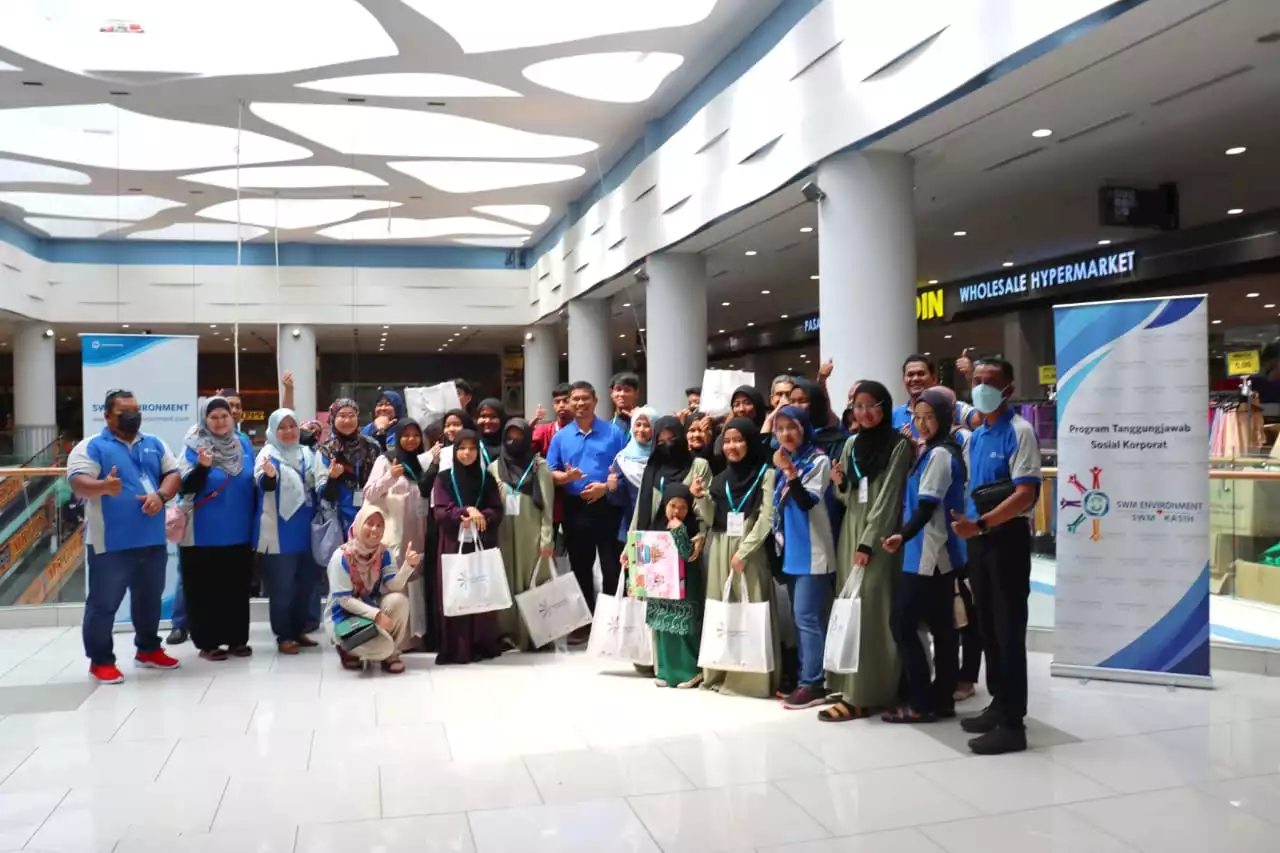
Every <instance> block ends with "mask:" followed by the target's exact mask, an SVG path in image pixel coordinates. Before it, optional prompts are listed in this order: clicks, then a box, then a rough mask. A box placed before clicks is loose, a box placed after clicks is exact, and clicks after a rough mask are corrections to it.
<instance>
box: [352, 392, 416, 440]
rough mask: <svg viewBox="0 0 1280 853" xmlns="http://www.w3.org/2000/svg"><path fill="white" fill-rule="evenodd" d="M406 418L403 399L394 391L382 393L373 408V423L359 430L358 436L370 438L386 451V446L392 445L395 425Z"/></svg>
mask: <svg viewBox="0 0 1280 853" xmlns="http://www.w3.org/2000/svg"><path fill="white" fill-rule="evenodd" d="M407 416H408V415H407V413H406V410H405V407H404V397H402V396H400V394H399V392H396V391H383V392H382V394H381V395H380V396H379V397H378V402H377V403H375V404H374V406H373V423H371V424H369V425H368V426H366V427H365V428H364V429H363V430H361V431H360V434H361V435H366V436H368V437H369V438H372V439H373V440H374V441H376V442H378V446H379V447H381V448H382V449H383V450H386V449H387V448H388V445H394V441H393V439H394V437H395V431H396V425H397V424H399V423H400V422H401V421H403V420H404V419H405V418H406V417H407Z"/></svg>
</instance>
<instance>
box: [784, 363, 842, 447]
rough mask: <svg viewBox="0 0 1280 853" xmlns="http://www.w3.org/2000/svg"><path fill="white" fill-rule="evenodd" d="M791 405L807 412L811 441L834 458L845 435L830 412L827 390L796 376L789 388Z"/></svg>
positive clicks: (829, 399)
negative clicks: (810, 426)
mask: <svg viewBox="0 0 1280 853" xmlns="http://www.w3.org/2000/svg"><path fill="white" fill-rule="evenodd" d="M791 405H793V406H799V407H800V408H802V409H804V410H805V411H806V412H808V413H809V423H811V424H812V425H813V443H814V444H815V445H817V447H818V449H819V450H821V451H822V452H823V453H825V454H827V456H828V457H829V458H830V459H833V460H834V459H836V458H837V457H838V456H839V455H840V450H841V448H843V447H844V440H845V438H846V437H847V436H845V434H844V430H843V429H841V428H840V424H839V422H837V421H836V419H835V416H834V415H833V414H832V412H831V398H830V397H829V396H828V395H827V390H826V389H825V388H823V387H822V386H821V385H819V384H818V383H817V382H811V381H809V380H808V379H805V378H804V377H803V376H798V377H796V382H795V385H794V386H793V387H792V389H791Z"/></svg>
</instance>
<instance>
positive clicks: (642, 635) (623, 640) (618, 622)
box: [587, 571, 653, 666]
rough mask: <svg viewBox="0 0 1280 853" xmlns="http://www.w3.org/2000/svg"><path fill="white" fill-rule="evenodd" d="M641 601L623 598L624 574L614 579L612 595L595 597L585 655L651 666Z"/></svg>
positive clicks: (650, 649) (643, 604)
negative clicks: (615, 580)
mask: <svg viewBox="0 0 1280 853" xmlns="http://www.w3.org/2000/svg"><path fill="white" fill-rule="evenodd" d="M644 618H645V602H644V599H643V598H634V597H632V596H629V595H627V573H626V572H625V571H624V572H622V573H621V575H620V577H619V578H618V588H617V589H615V590H614V592H613V595H604V594H601V595H598V596H596V613H595V617H594V618H593V619H592V622H591V640H590V641H589V642H588V643H587V654H589V655H591V656H593V657H600V658H608V659H610V660H623V661H629V662H631V663H634V664H639V665H640V666H653V636H652V634H650V632H649V626H648V625H646V624H645V621H644Z"/></svg>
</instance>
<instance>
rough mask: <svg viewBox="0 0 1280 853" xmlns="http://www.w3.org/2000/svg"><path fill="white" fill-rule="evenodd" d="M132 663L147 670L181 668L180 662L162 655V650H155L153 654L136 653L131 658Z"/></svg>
mask: <svg viewBox="0 0 1280 853" xmlns="http://www.w3.org/2000/svg"><path fill="white" fill-rule="evenodd" d="M133 662H134V663H135V664H137V665H138V666H145V667H147V668H148V669H177V668H178V667H180V666H182V661H180V660H178V659H177V658H171V657H169V656H168V655H166V654H165V653H164V649H156V650H155V651H154V652H138V653H137V654H136V655H134V656H133Z"/></svg>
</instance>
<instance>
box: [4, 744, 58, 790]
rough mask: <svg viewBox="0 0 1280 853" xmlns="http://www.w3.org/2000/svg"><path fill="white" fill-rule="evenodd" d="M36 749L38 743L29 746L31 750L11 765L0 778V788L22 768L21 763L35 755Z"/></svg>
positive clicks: (23, 763)
mask: <svg viewBox="0 0 1280 853" xmlns="http://www.w3.org/2000/svg"><path fill="white" fill-rule="evenodd" d="M38 749H40V747H39V745H36V746H33V747H31V751H30V752H28V753H27V754H26V756H24V757H23V759H22V760H21V761H19V762H18V763H17V764H15V765H14V767H13V769H12V770H10V771H9V772H8V773H6V774H5V775H4V778H2V779H0V788H3V787H4V783H5V782H8V781H9V779H11V778H12V777H13V774H15V773H17V772H18V771H19V770H21V769H22V767H23V765H25V764H26V763H27V762H28V761H30V760H31V756H33V755H35V754H36V750H38ZM69 788H70V786H68V789H69Z"/></svg>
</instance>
